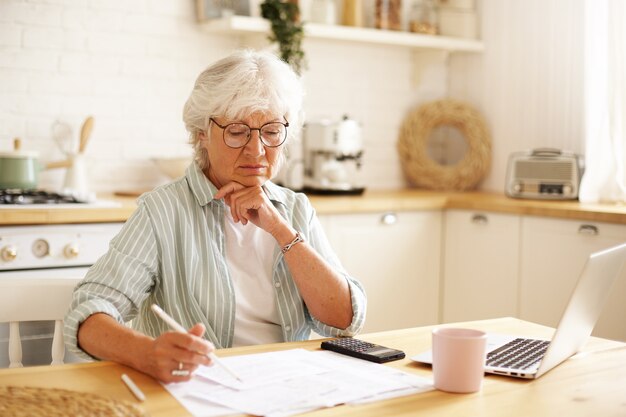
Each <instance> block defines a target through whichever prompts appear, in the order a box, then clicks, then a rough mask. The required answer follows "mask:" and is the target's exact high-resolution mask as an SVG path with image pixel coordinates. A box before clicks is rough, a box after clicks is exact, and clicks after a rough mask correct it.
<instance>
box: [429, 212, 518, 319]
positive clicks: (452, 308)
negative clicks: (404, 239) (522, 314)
mask: <svg viewBox="0 0 626 417" xmlns="http://www.w3.org/2000/svg"><path fill="white" fill-rule="evenodd" d="M444 229H445V233H444V247H445V250H444V254H443V259H444V266H443V285H442V293H443V303H442V304H443V305H442V307H443V308H442V313H443V314H442V320H443V322H455V321H466V320H479V319H488V318H494V317H504V316H517V286H518V276H519V274H518V268H519V236H520V216H516V215H508V214H495V213H485V212H473V211H465V210H449V211H447V212H446V214H445V225H444Z"/></svg>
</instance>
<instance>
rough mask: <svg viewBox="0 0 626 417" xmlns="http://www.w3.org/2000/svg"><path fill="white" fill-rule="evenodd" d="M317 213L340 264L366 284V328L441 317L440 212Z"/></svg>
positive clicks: (416, 323) (421, 322) (405, 324)
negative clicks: (439, 314)
mask: <svg viewBox="0 0 626 417" xmlns="http://www.w3.org/2000/svg"><path fill="white" fill-rule="evenodd" d="M319 217H320V221H321V222H322V225H323V227H324V229H325V230H326V233H327V235H328V238H329V240H330V243H331V245H332V246H333V249H334V250H335V252H336V253H337V255H338V256H339V259H340V260H341V262H342V264H343V265H344V267H345V268H346V270H347V271H349V273H350V274H351V275H352V276H354V277H356V278H358V279H359V280H360V281H361V282H362V283H363V285H364V286H365V290H366V292H367V298H368V307H367V318H366V323H365V329H364V331H365V332H375V331H382V330H390V329H399V328H405V327H413V326H421V325H429V324H433V323H437V322H438V321H439V320H438V304H439V303H438V300H439V271H440V259H441V257H440V254H441V212H440V211H439V210H437V211H419V212H418V211H399V212H378V213H365V214H331V215H321V216H319Z"/></svg>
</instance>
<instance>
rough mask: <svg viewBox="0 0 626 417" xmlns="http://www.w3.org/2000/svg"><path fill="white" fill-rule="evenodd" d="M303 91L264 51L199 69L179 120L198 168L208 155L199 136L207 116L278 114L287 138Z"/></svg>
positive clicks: (297, 120)
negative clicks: (181, 119)
mask: <svg viewBox="0 0 626 417" xmlns="http://www.w3.org/2000/svg"><path fill="white" fill-rule="evenodd" d="M303 96H304V90H303V88H302V83H301V81H300V78H299V77H298V75H297V74H296V73H295V72H294V71H293V70H292V69H291V67H289V65H288V64H287V63H285V62H284V61H281V60H280V59H279V58H278V57H276V56H275V55H273V54H271V53H269V52H262V51H252V50H239V51H236V52H234V53H232V54H231V55H229V56H227V57H226V58H223V59H221V60H219V61H217V62H216V63H214V64H213V65H211V66H209V67H208V68H207V69H206V70H204V71H203V72H202V73H200V75H199V76H198V78H197V79H196V83H195V85H194V87H193V90H192V91H191V94H190V95H189V98H188V99H187V102H186V103H185V107H184V108H183V121H184V122H185V127H186V129H187V131H188V132H189V141H190V143H191V145H192V146H193V148H194V152H195V160H196V161H197V162H198V164H199V165H200V167H201V168H202V169H204V168H206V167H207V166H208V155H207V152H206V150H205V149H204V148H203V147H202V143H201V141H200V140H199V133H200V132H203V131H206V130H207V128H208V127H209V118H211V117H215V116H224V117H226V118H229V119H240V118H244V117H246V116H248V115H250V114H252V113H254V112H257V111H264V112H271V113H275V114H279V115H283V116H284V117H285V118H286V119H287V121H288V122H289V128H288V129H287V130H288V139H289V138H290V137H293V136H294V135H296V134H297V133H298V132H299V130H300V127H301V112H302V99H303Z"/></svg>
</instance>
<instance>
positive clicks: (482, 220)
mask: <svg viewBox="0 0 626 417" xmlns="http://www.w3.org/2000/svg"><path fill="white" fill-rule="evenodd" d="M472 223H474V224H487V223H489V220H488V219H487V216H485V215H484V214H474V215H473V216H472Z"/></svg>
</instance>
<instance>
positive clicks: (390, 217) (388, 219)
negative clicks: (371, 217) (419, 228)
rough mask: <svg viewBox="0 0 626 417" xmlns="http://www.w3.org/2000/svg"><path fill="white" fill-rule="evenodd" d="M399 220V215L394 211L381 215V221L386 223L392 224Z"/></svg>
mask: <svg viewBox="0 0 626 417" xmlns="http://www.w3.org/2000/svg"><path fill="white" fill-rule="evenodd" d="M397 221H398V215H397V214H396V213H393V212H389V213H385V214H383V215H382V216H381V217H380V222H381V223H382V224H384V225H387V226H391V225H393V224H396V222H397Z"/></svg>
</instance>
